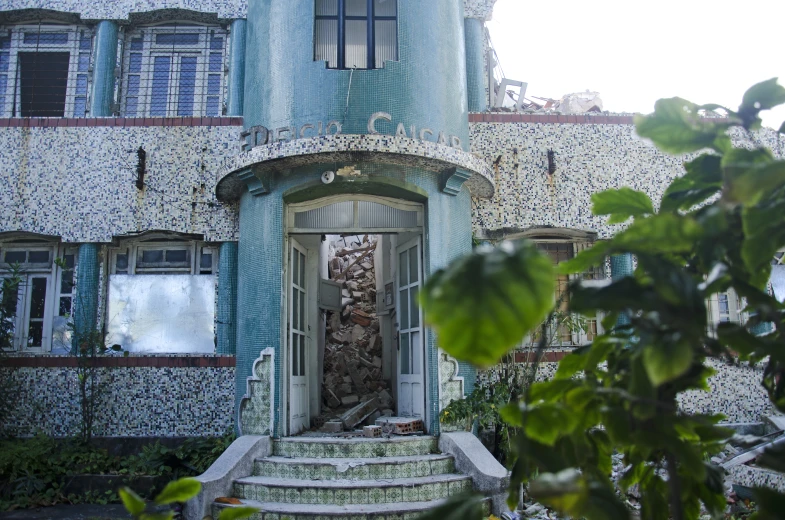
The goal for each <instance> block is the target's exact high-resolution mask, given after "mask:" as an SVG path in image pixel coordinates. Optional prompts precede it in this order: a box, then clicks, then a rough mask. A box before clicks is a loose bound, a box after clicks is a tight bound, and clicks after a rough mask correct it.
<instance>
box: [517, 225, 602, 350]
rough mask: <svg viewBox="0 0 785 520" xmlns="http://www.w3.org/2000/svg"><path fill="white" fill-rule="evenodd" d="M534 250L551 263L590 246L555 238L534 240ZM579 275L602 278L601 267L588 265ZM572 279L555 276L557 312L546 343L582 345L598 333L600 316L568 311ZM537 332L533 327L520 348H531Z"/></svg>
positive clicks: (585, 243) (580, 276)
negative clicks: (588, 268) (543, 255)
mask: <svg viewBox="0 0 785 520" xmlns="http://www.w3.org/2000/svg"><path fill="white" fill-rule="evenodd" d="M535 242H536V246H537V249H538V250H539V251H540V252H541V253H544V254H546V255H547V256H548V257H550V259H551V261H552V262H553V264H554V265H556V264H559V263H561V262H564V261H565V260H569V259H571V258H572V257H573V256H575V254H576V251H581V250H583V249H586V248H588V247H591V245H592V244H591V243H589V242H579V243H573V242H564V241H563V240H558V239H550V240H549V239H540V240H539V241H537V240H536V239H535ZM578 277H579V278H581V279H584V280H602V279H605V269H604V267H597V268H592V269H590V270H588V271H586V272H585V273H583V274H582V275H578ZM571 280H572V278H571V277H570V276H567V275H556V280H555V282H556V283H555V286H554V300H555V301H556V302H558V303H559V307H558V310H559V311H561V312H560V313H559V314H557V315H556V319H557V320H559V322H558V323H557V324H555V327H554V329H553V331H552V332H551V339H550V344H549V346H551V347H554V346H561V347H569V346H578V345H585V344H587V343H589V342H591V341H593V340H594V338H595V337H596V336H597V335H598V334H601V333H602V326H601V324H600V322H601V317H600V316H598V315H596V314H595V315H592V316H580V317H578V316H576V315H574V314H571V313H569V312H568V310H569V285H570V281H571ZM539 339H540V338H539V331H538V330H535V331H534V332H533V335H532V336H529V337H527V338H526V339H525V340H524V342H523V346H524V347H531V346H534V345H536V344H537V342H538V341H539Z"/></svg>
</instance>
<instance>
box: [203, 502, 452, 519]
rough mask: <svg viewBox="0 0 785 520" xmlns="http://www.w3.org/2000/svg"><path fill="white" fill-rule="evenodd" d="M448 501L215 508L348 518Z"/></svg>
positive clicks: (410, 510) (417, 509)
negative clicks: (254, 508) (252, 508)
mask: <svg viewBox="0 0 785 520" xmlns="http://www.w3.org/2000/svg"><path fill="white" fill-rule="evenodd" d="M446 501H447V500H446V499H444V498H440V499H437V500H428V501H423V502H393V503H383V504H347V505H344V506H338V505H331V504H287V503H283V502H259V501H257V500H247V499H240V502H242V504H238V505H234V504H221V503H218V502H213V505H214V506H218V507H220V508H225V507H242V506H251V507H256V508H258V509H260V513H262V514H265V513H272V514H283V515H285V514H289V515H314V516H347V515H371V514H373V515H388V514H391V515H392V514H398V513H417V512H420V511H428V510H429V509H433V508H435V507H439V506H440V505H443V504H444V503H445V502H446Z"/></svg>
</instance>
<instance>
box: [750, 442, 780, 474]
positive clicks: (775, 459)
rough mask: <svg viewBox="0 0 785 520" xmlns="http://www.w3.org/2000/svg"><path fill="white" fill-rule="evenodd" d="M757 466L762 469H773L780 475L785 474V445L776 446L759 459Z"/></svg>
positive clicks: (771, 447) (770, 447)
mask: <svg viewBox="0 0 785 520" xmlns="http://www.w3.org/2000/svg"><path fill="white" fill-rule="evenodd" d="M755 465H756V466H758V467H760V468H768V469H773V470H774V471H777V472H779V473H785V445H782V444H774V445H772V446H769V447H768V448H766V450H765V451H764V452H763V453H762V454H761V455H760V457H758V459H757V461H756V462H755Z"/></svg>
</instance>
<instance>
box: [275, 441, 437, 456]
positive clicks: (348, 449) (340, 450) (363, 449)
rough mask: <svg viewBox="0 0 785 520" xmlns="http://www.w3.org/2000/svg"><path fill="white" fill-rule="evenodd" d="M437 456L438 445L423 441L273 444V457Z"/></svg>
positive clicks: (291, 442)
mask: <svg viewBox="0 0 785 520" xmlns="http://www.w3.org/2000/svg"><path fill="white" fill-rule="evenodd" d="M433 453H439V445H438V441H437V440H436V439H435V438H433V437H426V438H422V439H416V440H407V441H406V442H385V441H375V442H355V443H340V442H335V443H332V442H293V441H287V440H280V441H275V443H274V444H273V455H277V456H279V457H308V458H371V457H405V456H411V455H429V454H433Z"/></svg>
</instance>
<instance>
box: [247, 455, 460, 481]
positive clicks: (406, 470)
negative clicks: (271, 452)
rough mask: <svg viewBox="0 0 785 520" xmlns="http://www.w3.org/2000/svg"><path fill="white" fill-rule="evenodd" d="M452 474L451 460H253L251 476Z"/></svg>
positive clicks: (372, 477) (334, 477)
mask: <svg viewBox="0 0 785 520" xmlns="http://www.w3.org/2000/svg"><path fill="white" fill-rule="evenodd" d="M454 471H455V462H454V461H453V459H452V458H451V457H448V456H443V457H439V458H438V459H435V460H412V461H402V462H378V463H373V464H370V463H369V464H363V465H360V466H354V465H350V464H344V465H339V464H330V463H326V464H325V463H299V462H292V461H277V460H271V459H265V460H257V461H256V463H255V465H254V475H258V476H263V477H275V478H294V479H306V480H379V479H392V478H412V477H429V476H431V475H444V474H446V473H452V472H454Z"/></svg>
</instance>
